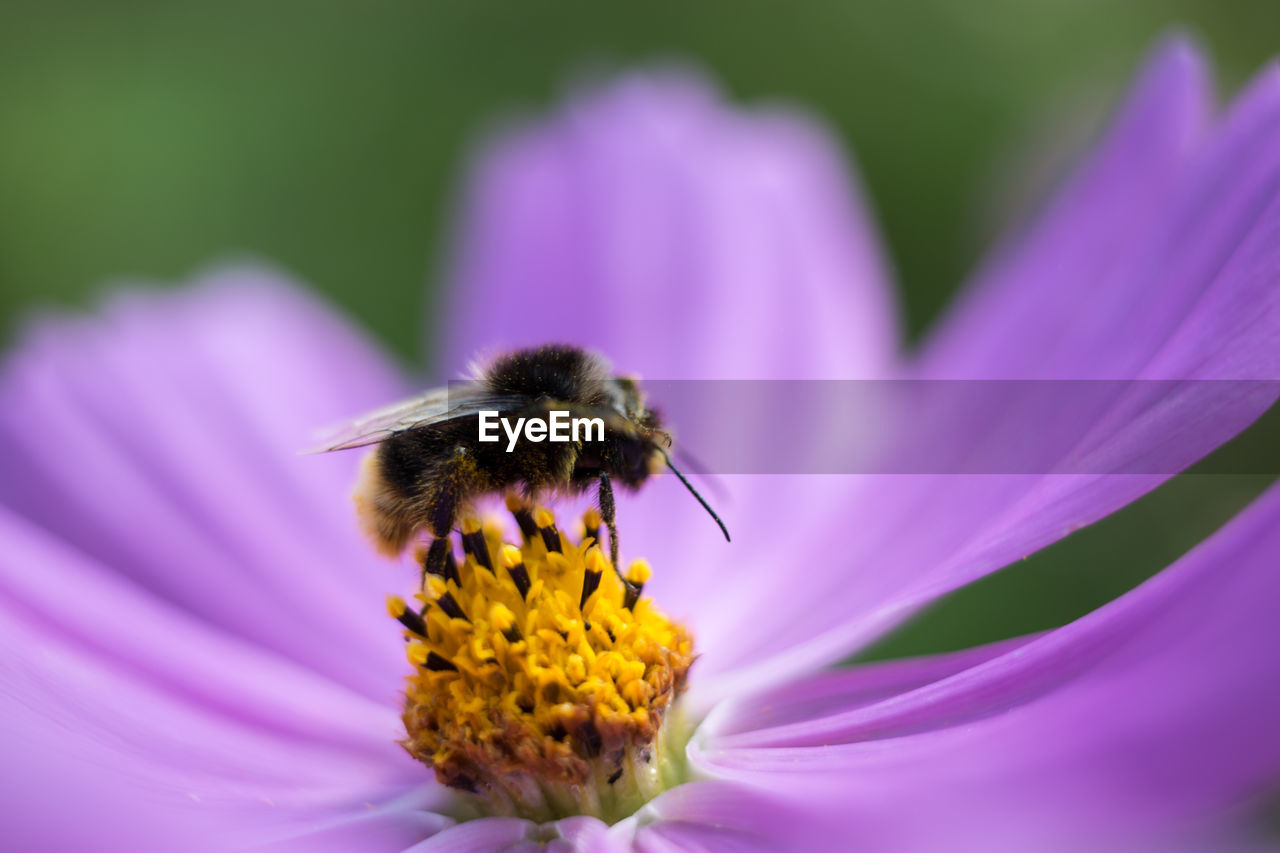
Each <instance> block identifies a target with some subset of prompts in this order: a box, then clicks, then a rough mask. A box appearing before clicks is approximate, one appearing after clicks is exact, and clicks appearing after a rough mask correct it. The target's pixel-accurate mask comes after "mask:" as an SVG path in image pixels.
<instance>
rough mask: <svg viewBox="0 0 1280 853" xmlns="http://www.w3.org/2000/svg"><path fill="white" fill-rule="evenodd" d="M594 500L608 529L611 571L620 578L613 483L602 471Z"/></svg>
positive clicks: (616, 515)
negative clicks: (596, 501)
mask: <svg viewBox="0 0 1280 853" xmlns="http://www.w3.org/2000/svg"><path fill="white" fill-rule="evenodd" d="M596 498H597V499H598V500H599V501H600V518H601V519H602V520H603V521H604V526H605V527H607V528H609V560H610V562H612V563H613V570H614V571H615V572H617V573H618V577H622V569H620V568H619V567H618V514H617V506H616V505H615V504H614V502H613V483H612V481H610V479H609V475H608V474H607V473H605V472H604V471H601V472H600V486H599V488H598V489H597V490H596Z"/></svg>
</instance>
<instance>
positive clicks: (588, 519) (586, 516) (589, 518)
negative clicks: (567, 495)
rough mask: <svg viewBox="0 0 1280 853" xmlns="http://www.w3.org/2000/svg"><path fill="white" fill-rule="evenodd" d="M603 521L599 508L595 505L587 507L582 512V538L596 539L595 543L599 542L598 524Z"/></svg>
mask: <svg viewBox="0 0 1280 853" xmlns="http://www.w3.org/2000/svg"><path fill="white" fill-rule="evenodd" d="M603 523H604V519H602V518H601V517H600V510H598V509H596V508H595V507H588V508H587V511H586V512H584V513H583V514H582V527H583V530H584V532H585V536H584V538H586V539H594V540H596V544H597V545H599V544H600V525H601V524H603Z"/></svg>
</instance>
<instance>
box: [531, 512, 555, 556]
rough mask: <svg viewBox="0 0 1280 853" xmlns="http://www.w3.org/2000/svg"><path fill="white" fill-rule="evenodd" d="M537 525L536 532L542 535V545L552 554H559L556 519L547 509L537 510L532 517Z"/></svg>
mask: <svg viewBox="0 0 1280 853" xmlns="http://www.w3.org/2000/svg"><path fill="white" fill-rule="evenodd" d="M533 520H534V521H536V522H537V523H538V532H539V533H540V534H542V544H543V545H545V546H547V551H549V552H551V553H553V554H559V553H560V531H559V530H556V517H555V516H554V515H552V514H551V510H549V509H545V508H544V509H539V510H538V511H537V512H535V513H534V515H533Z"/></svg>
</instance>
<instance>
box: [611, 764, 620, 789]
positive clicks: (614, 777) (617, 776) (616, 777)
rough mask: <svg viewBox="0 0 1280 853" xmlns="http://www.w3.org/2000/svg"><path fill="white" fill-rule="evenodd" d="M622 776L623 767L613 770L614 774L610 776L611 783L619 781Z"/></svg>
mask: <svg viewBox="0 0 1280 853" xmlns="http://www.w3.org/2000/svg"><path fill="white" fill-rule="evenodd" d="M621 778H622V768H621V767H619V768H618V769H617V770H615V771H613V774H612V775H611V776H610V777H609V784H610V785H612V784H613V783H614V782H617V781H618V780H619V779H621Z"/></svg>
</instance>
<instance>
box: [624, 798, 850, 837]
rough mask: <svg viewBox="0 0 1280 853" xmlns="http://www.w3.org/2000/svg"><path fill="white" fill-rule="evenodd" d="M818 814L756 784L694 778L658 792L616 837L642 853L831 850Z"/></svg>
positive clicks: (625, 824)
mask: <svg viewBox="0 0 1280 853" xmlns="http://www.w3.org/2000/svg"><path fill="white" fill-rule="evenodd" d="M817 817H818V816H816V815H814V814H812V813H805V812H803V811H802V810H801V809H799V808H797V807H796V804H795V803H793V802H789V801H788V800H787V799H784V798H783V797H779V796H774V795H772V794H771V793H769V792H768V791H763V790H760V789H758V788H753V787H750V786H747V785H740V784H736V783H729V782H722V781H706V782H692V783H688V784H685V785H681V786H679V787H678V788H673V789H671V790H670V791H667V792H666V793H663V794H661V795H659V796H658V797H656V798H655V799H654V800H652V801H651V802H649V803H648V804H647V805H645V806H644V808H642V809H641V810H640V811H639V812H638V813H637V814H635V815H633V816H632V817H630V818H628V819H627V820H625V821H622V822H621V823H619V824H617V825H615V826H614V827H613V830H612V835H613V836H614V837H615V838H617V839H620V840H626V841H628V842H629V843H630V845H631V848H632V849H634V850H636V851H641V853H665V851H672V853H675V851H681V853H685V851H690V852H691V851H706V853H720V851H744V853H745V851H759V853H764V851H776V850H823V849H830V848H831V842H832V837H831V836H830V835H824V831H825V829H826V822H825V821H822V820H820V819H816V818H817ZM846 849H847V848H846Z"/></svg>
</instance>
